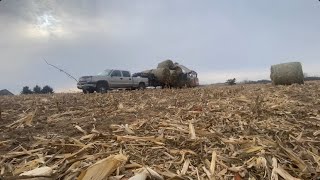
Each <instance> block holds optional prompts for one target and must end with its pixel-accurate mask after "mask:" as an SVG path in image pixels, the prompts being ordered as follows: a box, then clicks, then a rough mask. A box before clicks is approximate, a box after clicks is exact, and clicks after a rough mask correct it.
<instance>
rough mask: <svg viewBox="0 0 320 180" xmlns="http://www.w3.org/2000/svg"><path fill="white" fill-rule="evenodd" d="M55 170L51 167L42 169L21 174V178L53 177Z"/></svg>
mask: <svg viewBox="0 0 320 180" xmlns="http://www.w3.org/2000/svg"><path fill="white" fill-rule="evenodd" d="M52 173H53V170H52V168H51V167H47V166H44V167H40V168H36V169H33V170H30V171H27V172H24V173H22V174H20V176H31V177H32V176H51V175H52Z"/></svg>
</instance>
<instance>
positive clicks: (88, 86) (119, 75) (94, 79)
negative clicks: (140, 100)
mask: <svg viewBox="0 0 320 180" xmlns="http://www.w3.org/2000/svg"><path fill="white" fill-rule="evenodd" d="M147 85H148V78H142V77H132V76H131V73H130V71H127V70H119V69H106V70H104V71H103V72H101V73H99V74H98V75H95V76H83V77H80V79H79V82H78V84H77V87H78V89H82V90H83V92H84V93H93V92H94V91H96V92H100V93H105V92H107V91H108V90H112V89H137V88H139V89H144V88H145V87H146V86H147Z"/></svg>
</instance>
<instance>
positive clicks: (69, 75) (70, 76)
mask: <svg viewBox="0 0 320 180" xmlns="http://www.w3.org/2000/svg"><path fill="white" fill-rule="evenodd" d="M43 60H44V62H46V63H47V64H48V65H49V66H52V67H54V68H56V69H58V70H59V71H60V72H63V73H65V74H66V75H67V76H68V77H69V78H71V79H73V80H75V81H76V82H79V81H78V80H77V79H76V78H75V77H73V76H72V75H71V74H69V73H67V72H66V71H64V70H62V69H60V68H58V67H57V66H55V65H52V64H50V63H48V61H47V60H46V59H45V58H43Z"/></svg>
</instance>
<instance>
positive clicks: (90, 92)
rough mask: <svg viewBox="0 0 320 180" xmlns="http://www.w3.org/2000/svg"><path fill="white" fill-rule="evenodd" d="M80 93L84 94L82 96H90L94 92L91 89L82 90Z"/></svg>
mask: <svg viewBox="0 0 320 180" xmlns="http://www.w3.org/2000/svg"><path fill="white" fill-rule="evenodd" d="M82 92H83V93H84V94H88V93H89V94H92V93H94V90H93V89H84V90H82Z"/></svg>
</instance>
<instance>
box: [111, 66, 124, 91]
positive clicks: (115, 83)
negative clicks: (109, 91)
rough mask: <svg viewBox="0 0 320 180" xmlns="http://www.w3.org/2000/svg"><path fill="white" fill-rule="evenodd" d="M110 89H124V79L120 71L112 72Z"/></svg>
mask: <svg viewBox="0 0 320 180" xmlns="http://www.w3.org/2000/svg"><path fill="white" fill-rule="evenodd" d="M110 76H111V77H110V84H109V85H110V87H111V88H122V84H123V78H122V76H121V72H120V71H119V70H114V71H112V73H111V75H110Z"/></svg>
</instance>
